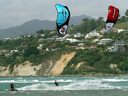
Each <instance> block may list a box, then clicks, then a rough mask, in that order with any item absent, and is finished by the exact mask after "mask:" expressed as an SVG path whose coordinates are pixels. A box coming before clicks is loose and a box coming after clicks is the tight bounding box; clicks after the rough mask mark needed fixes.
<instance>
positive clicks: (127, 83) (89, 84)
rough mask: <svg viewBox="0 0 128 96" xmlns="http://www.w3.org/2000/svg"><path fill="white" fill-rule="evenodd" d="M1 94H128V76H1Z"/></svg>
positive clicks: (63, 95)
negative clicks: (13, 86) (12, 85)
mask: <svg viewBox="0 0 128 96" xmlns="http://www.w3.org/2000/svg"><path fill="white" fill-rule="evenodd" d="M55 80H56V81H57V82H58V84H59V86H56V85H55ZM10 83H14V84H15V87H16V89H17V90H18V91H9V90H10V86H9V85H10ZM0 96H128V76H115V77H114V76H111V77H86V76H84V77H79V76H68V77H0Z"/></svg>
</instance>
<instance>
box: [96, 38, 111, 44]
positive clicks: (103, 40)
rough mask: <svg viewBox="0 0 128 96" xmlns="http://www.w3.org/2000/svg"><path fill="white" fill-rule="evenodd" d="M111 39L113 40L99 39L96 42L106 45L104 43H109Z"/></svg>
mask: <svg viewBox="0 0 128 96" xmlns="http://www.w3.org/2000/svg"><path fill="white" fill-rule="evenodd" d="M112 41H113V40H112V39H109V38H106V39H101V40H99V42H98V44H99V45H106V44H109V43H111V42H112Z"/></svg>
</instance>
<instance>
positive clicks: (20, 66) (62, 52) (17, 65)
mask: <svg viewBox="0 0 128 96" xmlns="http://www.w3.org/2000/svg"><path fill="white" fill-rule="evenodd" d="M98 22H99V21H98V20H95V19H87V18H85V19H83V22H82V23H80V24H79V25H76V26H75V25H74V26H72V27H70V29H69V32H68V34H67V35H66V36H65V37H59V36H58V33H57V32H56V31H53V30H39V31H37V32H36V33H35V34H32V35H23V36H19V37H17V38H12V39H6V40H1V41H0V76H30V75H31V76H59V75H86V74H89V75H95V74H126V73H128V41H127V38H128V31H127V29H123V31H120V29H117V28H113V29H112V30H111V31H110V32H108V33H106V34H102V33H101V31H102V30H100V27H101V26H103V25H102V24H104V21H102V22H103V23H99V24H98ZM122 23H125V24H126V22H118V23H117V26H118V25H120V24H122ZM115 27H116V26H115Z"/></svg>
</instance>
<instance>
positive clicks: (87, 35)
mask: <svg viewBox="0 0 128 96" xmlns="http://www.w3.org/2000/svg"><path fill="white" fill-rule="evenodd" d="M94 37H97V38H101V37H103V35H101V34H100V33H98V32H96V31H93V32H90V33H88V34H86V36H85V38H86V39H89V38H94Z"/></svg>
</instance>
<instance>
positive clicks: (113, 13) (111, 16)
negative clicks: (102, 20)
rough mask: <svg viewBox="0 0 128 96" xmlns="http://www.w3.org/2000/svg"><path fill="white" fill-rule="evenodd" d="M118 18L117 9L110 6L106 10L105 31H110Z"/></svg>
mask: <svg viewBox="0 0 128 96" xmlns="http://www.w3.org/2000/svg"><path fill="white" fill-rule="evenodd" d="M118 16H119V9H118V8H116V7H114V6H112V5H110V6H109V8H108V16H107V20H106V26H105V29H106V30H110V29H111V28H112V27H113V26H114V25H115V23H116V21H117V19H118Z"/></svg>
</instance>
